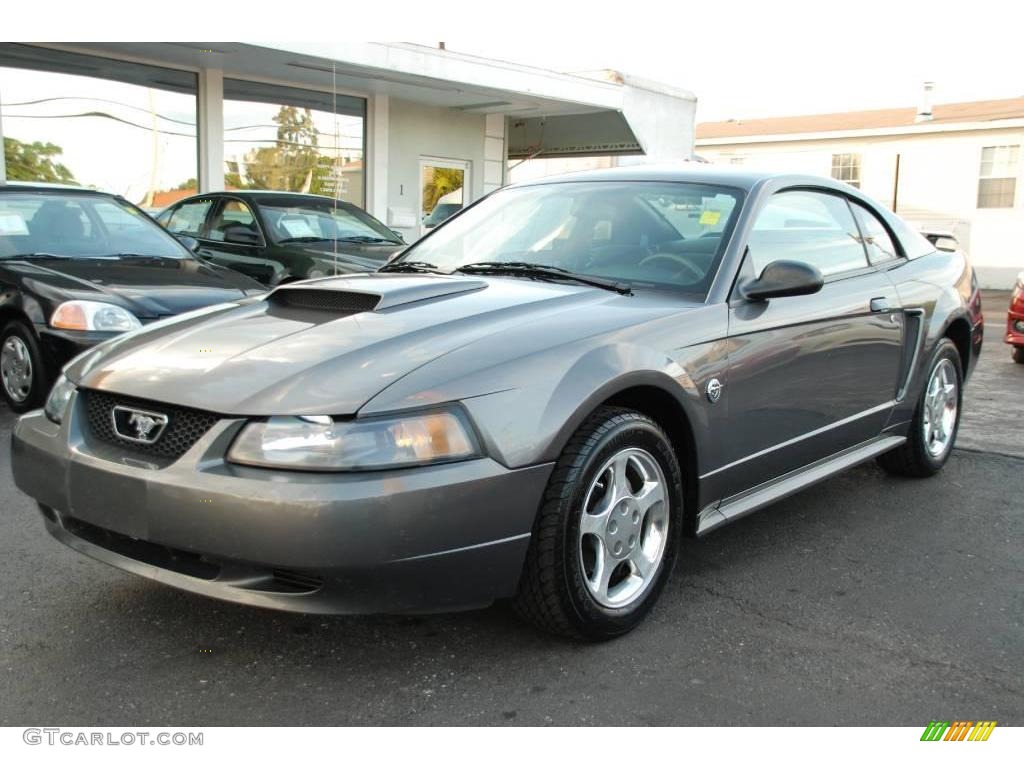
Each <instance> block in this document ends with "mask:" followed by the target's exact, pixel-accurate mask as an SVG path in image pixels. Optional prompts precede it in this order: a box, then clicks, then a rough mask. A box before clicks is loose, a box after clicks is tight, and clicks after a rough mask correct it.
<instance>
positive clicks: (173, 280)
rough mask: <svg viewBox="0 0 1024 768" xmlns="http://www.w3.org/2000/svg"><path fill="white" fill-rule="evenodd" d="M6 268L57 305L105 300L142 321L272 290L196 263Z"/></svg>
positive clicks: (125, 260)
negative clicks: (70, 300)
mask: <svg viewBox="0 0 1024 768" xmlns="http://www.w3.org/2000/svg"><path fill="white" fill-rule="evenodd" d="M6 266H7V267H8V268H9V269H17V271H19V272H20V273H21V274H22V276H23V279H24V280H25V281H26V282H27V283H30V287H31V288H32V290H34V291H35V292H37V293H38V294H40V295H45V296H48V297H49V298H51V299H53V300H55V301H59V300H64V301H66V300H69V299H87V300H90V301H104V302H108V303H111V304H117V305H118V306H121V307H124V308H125V309H127V310H128V311H130V312H131V313H132V314H134V315H135V316H136V317H139V318H142V319H153V318H157V317H164V316H167V315H177V314H180V313H182V312H189V311H191V310H193V309H197V308H199V307H205V306H209V305H210V304H219V303H221V302H225V301H237V300H238V299H241V298H245V296H247V295H252V294H254V293H257V292H262V291H265V290H266V289H265V288H262V287H261V286H260V284H259V283H256V282H254V281H253V280H250V279H249V278H247V277H245V276H244V275H242V274H240V273H238V272H235V271H233V270H229V269H223V268H219V267H214V266H211V265H208V264H204V263H203V262H201V261H198V260H196V259H173V258H150V257H115V258H96V259H34V260H32V261H30V262H23V263H21V264H18V265H15V264H9V265H6Z"/></svg>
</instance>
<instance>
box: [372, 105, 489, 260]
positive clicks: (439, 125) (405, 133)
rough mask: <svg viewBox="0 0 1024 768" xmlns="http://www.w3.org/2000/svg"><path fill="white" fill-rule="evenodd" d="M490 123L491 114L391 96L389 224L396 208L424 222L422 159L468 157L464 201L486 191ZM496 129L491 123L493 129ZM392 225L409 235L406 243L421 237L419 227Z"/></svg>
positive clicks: (389, 118) (388, 174)
mask: <svg viewBox="0 0 1024 768" xmlns="http://www.w3.org/2000/svg"><path fill="white" fill-rule="evenodd" d="M486 123H487V117H486V115H482V114H472V113H466V112H459V111H457V110H453V109H450V108H448V107H432V106H427V105H424V104H415V103H413V102H409V101H401V100H398V99H391V103H390V107H389V115H388V130H389V137H388V155H387V177H388V178H387V189H388V220H387V224H388V226H392V222H393V220H394V219H393V218H392V217H393V215H394V214H395V213H396V212H404V213H411V214H413V215H414V217H415V220H416V221H417V222H418V221H419V204H420V200H419V195H420V189H419V186H420V167H419V161H420V158H421V157H424V156H429V157H435V158H445V159H449V160H466V161H469V164H470V174H469V175H470V179H469V189H468V190H467V196H466V198H465V200H466V202H467V203H468V202H472V201H473V200H476V199H477V198H479V197H480V196H481V195H482V194H483V193H484V142H485V139H486V137H487V125H486ZM495 130H496V128H495V127H494V126H493V125H492V127H491V131H492V132H494V131H495ZM491 183H493V182H491ZM489 187H490V184H489ZM393 228H394V229H396V230H398V231H399V232H401V233H402V235H403V236H405V240H406V242H410V243H411V242H413V241H414V240H416V239H417V237H419V229H418V227H415V226H414V227H398V226H394V227H393Z"/></svg>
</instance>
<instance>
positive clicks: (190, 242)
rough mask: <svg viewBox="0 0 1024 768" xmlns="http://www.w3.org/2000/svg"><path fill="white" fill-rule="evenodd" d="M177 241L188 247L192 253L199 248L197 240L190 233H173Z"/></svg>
mask: <svg viewBox="0 0 1024 768" xmlns="http://www.w3.org/2000/svg"><path fill="white" fill-rule="evenodd" d="M175 237H176V238H177V239H178V242H179V243H181V244H182V245H184V246H185V247H186V248H188V249H189V250H190V251H191V252H192V253H195V252H196V251H198V250H199V241H198V240H196V239H195V238H194V237H192V236H191V235H175Z"/></svg>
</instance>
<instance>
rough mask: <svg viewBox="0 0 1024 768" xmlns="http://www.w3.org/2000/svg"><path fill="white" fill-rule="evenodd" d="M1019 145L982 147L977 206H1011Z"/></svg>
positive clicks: (1014, 189) (1015, 185) (1015, 184)
mask: <svg viewBox="0 0 1024 768" xmlns="http://www.w3.org/2000/svg"><path fill="white" fill-rule="evenodd" d="M1019 155H1020V147H1019V146H1018V145H1016V144H1013V145H1009V146H1003V147H983V148H982V150H981V173H980V174H979V178H978V207H979V208H1013V198H1014V193H1015V192H1016V191H1017V158H1018V156H1019Z"/></svg>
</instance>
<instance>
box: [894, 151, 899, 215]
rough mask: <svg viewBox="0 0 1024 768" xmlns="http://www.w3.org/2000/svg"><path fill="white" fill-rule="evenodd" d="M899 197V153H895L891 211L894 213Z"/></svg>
mask: <svg viewBox="0 0 1024 768" xmlns="http://www.w3.org/2000/svg"><path fill="white" fill-rule="evenodd" d="M899 197H900V153H899V152H897V153H896V176H895V178H894V179H893V182H892V212H893V213H896V206H897V205H898V204H899Z"/></svg>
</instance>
